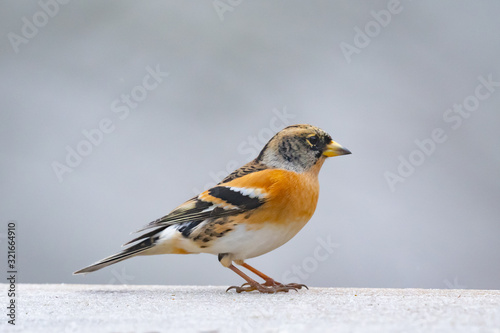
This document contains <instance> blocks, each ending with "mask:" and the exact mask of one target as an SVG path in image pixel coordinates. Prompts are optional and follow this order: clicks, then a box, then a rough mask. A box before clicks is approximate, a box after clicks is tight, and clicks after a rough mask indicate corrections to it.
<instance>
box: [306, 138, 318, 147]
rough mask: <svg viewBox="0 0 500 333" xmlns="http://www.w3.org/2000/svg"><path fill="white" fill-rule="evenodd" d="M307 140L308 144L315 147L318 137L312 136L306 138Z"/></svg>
mask: <svg viewBox="0 0 500 333" xmlns="http://www.w3.org/2000/svg"><path fill="white" fill-rule="evenodd" d="M307 140H308V141H309V143H311V144H312V145H313V146H314V145H316V144H317V143H318V141H319V139H318V137H317V136H316V135H313V136H310V137H309V138H307Z"/></svg>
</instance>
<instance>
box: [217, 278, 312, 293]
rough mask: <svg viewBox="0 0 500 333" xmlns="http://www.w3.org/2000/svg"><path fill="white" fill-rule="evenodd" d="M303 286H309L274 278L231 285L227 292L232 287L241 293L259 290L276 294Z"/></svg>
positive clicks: (296, 289)
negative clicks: (281, 281)
mask: <svg viewBox="0 0 500 333" xmlns="http://www.w3.org/2000/svg"><path fill="white" fill-rule="evenodd" d="M302 287H305V288H306V289H309V288H307V286H306V285H305V284H298V283H289V284H282V283H279V282H276V281H274V280H268V281H266V282H265V283H262V284H260V283H257V282H256V283H255V284H251V283H248V282H247V283H243V284H242V285H241V286H240V287H238V286H231V287H229V288H227V289H226V292H228V291H229V290H231V289H234V290H235V291H236V292H237V293H241V292H243V291H246V292H248V291H254V290H257V291H258V292H260V293H265V294H275V293H278V292H285V293H287V292H288V291H289V290H295V291H298V289H301V288H302Z"/></svg>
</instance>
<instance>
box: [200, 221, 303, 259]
mask: <svg viewBox="0 0 500 333" xmlns="http://www.w3.org/2000/svg"><path fill="white" fill-rule="evenodd" d="M302 225H305V223H303V224H302ZM300 229H301V228H297V227H295V228H287V227H284V226H282V225H281V226H275V225H272V224H269V225H266V226H264V227H262V228H261V229H258V230H247V228H246V226H245V225H238V226H236V227H235V228H234V230H233V231H231V232H230V233H228V234H226V235H224V237H221V238H218V239H216V240H215V241H214V242H213V244H212V245H211V246H210V247H209V248H206V249H201V252H205V253H212V254H219V253H231V254H233V260H245V259H248V258H254V257H258V256H260V255H263V254H265V253H267V252H270V251H272V250H274V249H276V248H278V247H280V246H281V245H283V244H285V243H286V242H288V241H289V240H290V239H292V238H293V236H295V235H296V234H297V232H298V231H299V230H300Z"/></svg>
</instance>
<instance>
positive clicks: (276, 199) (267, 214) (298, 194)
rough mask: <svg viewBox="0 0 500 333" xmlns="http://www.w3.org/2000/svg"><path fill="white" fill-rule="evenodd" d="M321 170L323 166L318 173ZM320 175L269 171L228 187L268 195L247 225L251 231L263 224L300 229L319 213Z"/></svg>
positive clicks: (254, 174)
mask: <svg viewBox="0 0 500 333" xmlns="http://www.w3.org/2000/svg"><path fill="white" fill-rule="evenodd" d="M319 167H321V165H319V166H318V169H319ZM318 171H319V170H318ZM317 175H318V174H317V172H316V170H311V171H309V172H307V173H301V174H299V173H296V172H293V171H287V170H283V169H269V170H263V171H260V172H256V173H253V174H249V175H247V176H245V177H242V178H237V179H235V180H233V181H231V182H229V183H228V185H230V186H237V187H258V188H262V189H263V190H264V191H265V193H267V197H266V203H265V204H264V205H262V206H261V207H259V208H257V209H256V210H255V212H253V213H252V214H251V215H250V216H249V218H248V219H247V220H246V221H245V222H246V223H247V224H248V227H249V228H252V225H253V226H254V228H257V229H258V228H260V227H259V224H262V223H266V224H267V223H271V224H275V225H290V224H291V225H293V224H297V227H298V228H299V229H300V228H302V226H303V225H304V224H305V223H306V222H307V221H309V219H310V218H311V217H312V215H313V214H314V211H315V209H316V204H317V202H318V195H319V183H318V177H317ZM299 225H300V226H299Z"/></svg>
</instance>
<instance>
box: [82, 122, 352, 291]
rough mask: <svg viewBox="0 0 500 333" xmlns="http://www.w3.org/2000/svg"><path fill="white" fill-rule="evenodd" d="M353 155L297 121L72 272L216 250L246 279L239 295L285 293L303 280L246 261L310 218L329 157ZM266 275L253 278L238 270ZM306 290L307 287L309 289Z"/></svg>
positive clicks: (225, 263) (287, 237) (274, 245)
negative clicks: (115, 248) (281, 277)
mask: <svg viewBox="0 0 500 333" xmlns="http://www.w3.org/2000/svg"><path fill="white" fill-rule="evenodd" d="M347 154H351V152H350V151H349V150H348V149H347V148H345V147H343V146H342V145H340V144H339V143H337V142H335V141H333V140H332V138H331V136H330V135H329V134H328V133H326V132H325V131H323V130H322V129H320V128H318V127H315V126H312V125H308V124H298V125H292V126H288V127H286V128H284V129H282V130H281V131H279V132H278V133H276V134H275V135H274V136H273V137H272V138H271V139H270V140H269V142H267V144H266V145H265V146H264V147H263V148H262V150H261V152H260V153H259V154H258V156H257V157H256V158H255V159H254V160H253V161H250V162H248V163H247V164H245V165H243V166H242V167H240V168H239V169H237V170H235V171H233V172H232V173H230V174H229V175H228V176H226V177H225V178H224V179H223V180H222V181H220V182H219V183H218V184H216V185H215V186H213V187H211V188H209V189H208V190H206V191H204V192H202V193H200V194H199V195H198V196H195V197H193V198H191V199H189V200H188V201H186V202H184V203H183V204H181V205H180V206H178V207H177V208H175V209H174V210H172V211H171V212H170V213H169V214H167V215H165V216H163V217H161V218H159V219H157V220H155V221H153V222H150V223H149V224H147V225H145V226H144V227H142V228H141V229H139V230H137V231H136V233H141V235H140V236H137V237H135V238H134V239H132V240H131V241H129V242H127V243H125V244H123V245H122V247H125V246H128V247H127V248H125V249H124V250H122V251H121V252H119V253H117V254H114V255H112V256H109V257H106V258H104V259H102V260H100V261H98V262H96V263H94V264H92V265H90V266H88V267H85V268H82V269H80V270H78V271H76V272H74V274H84V273H90V272H94V271H97V270H99V269H101V268H104V267H106V266H109V265H112V264H115V263H117V262H120V261H123V260H125V259H128V258H131V257H135V256H143V255H157V254H197V253H209V254H214V255H217V257H218V260H219V262H220V263H221V264H222V265H223V266H224V267H227V268H229V269H230V270H232V271H234V272H235V273H236V274H238V275H239V276H240V277H242V278H243V279H244V280H245V281H246V282H245V283H244V284H242V285H241V286H230V287H229V288H227V290H226V292H227V291H229V290H231V289H235V291H236V292H237V293H241V292H250V291H258V292H260V293H277V292H288V291H289V290H295V291H297V290H298V289H301V288H302V287H304V288H307V286H306V285H304V284H299V283H289V284H283V283H280V282H277V281H275V280H274V279H272V278H271V277H269V276H267V275H266V274H264V273H262V272H260V271H259V270H257V269H256V268H254V267H252V266H250V265H249V264H247V263H246V262H245V260H247V259H250V258H255V257H258V256H261V255H263V254H265V253H268V252H270V251H273V250H275V249H276V248H278V247H280V246H282V245H283V244H285V243H286V242H288V241H289V240H290V239H292V238H293V237H294V236H295V235H296V234H297V233H298V232H299V231H300V230H301V229H302V227H304V226H305V225H306V223H307V222H308V221H309V220H310V219H311V217H312V216H313V214H314V211H315V209H316V205H317V202H318V195H319V181H318V173H319V171H320V169H321V167H322V165H323V163H324V162H325V160H326V159H327V158H329V157H333V156H340V155H347ZM233 263H234V264H236V265H238V266H241V267H243V268H245V269H247V270H248V271H250V272H252V273H254V274H255V275H257V276H258V277H260V278H262V279H263V280H264V282H263V283H259V282H257V281H256V280H254V279H252V278H251V277H250V276H248V275H247V274H245V273H244V272H243V271H242V270H240V269H239V268H237V267H236V266H235V265H234V264H233ZM307 289H308V288H307Z"/></svg>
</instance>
